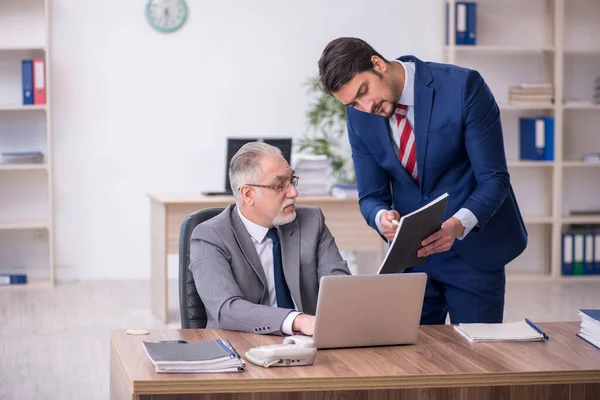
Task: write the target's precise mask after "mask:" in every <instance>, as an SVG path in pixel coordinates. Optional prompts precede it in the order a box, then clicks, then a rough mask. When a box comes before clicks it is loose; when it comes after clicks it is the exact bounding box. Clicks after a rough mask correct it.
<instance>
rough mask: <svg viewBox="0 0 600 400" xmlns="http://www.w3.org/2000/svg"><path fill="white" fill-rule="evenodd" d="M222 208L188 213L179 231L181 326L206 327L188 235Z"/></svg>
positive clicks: (204, 312) (183, 327)
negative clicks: (191, 264)
mask: <svg viewBox="0 0 600 400" xmlns="http://www.w3.org/2000/svg"><path fill="white" fill-rule="evenodd" d="M223 210H224V208H205V209H202V210H198V211H196V212H194V213H192V214H190V215H188V216H187V217H186V218H185V220H184V221H183V223H182V224H181V229H180V231H179V314H180V316H181V328H182V329H186V328H206V318H207V317H206V310H205V308H204V303H202V299H200V296H199V295H198V291H197V290H196V284H195V283H194V275H192V272H191V271H190V270H189V269H188V267H189V265H190V237H191V236H192V232H193V231H194V228H195V227H196V226H198V225H199V224H200V223H202V222H204V221H208V220H209V219H211V218H212V217H214V216H216V215H217V214H219V213H221V211H223Z"/></svg>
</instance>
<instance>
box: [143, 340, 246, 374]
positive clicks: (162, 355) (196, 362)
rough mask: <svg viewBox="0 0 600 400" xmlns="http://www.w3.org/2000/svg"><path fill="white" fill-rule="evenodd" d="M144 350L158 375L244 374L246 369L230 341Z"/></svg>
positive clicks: (152, 345) (147, 346)
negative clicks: (162, 373)
mask: <svg viewBox="0 0 600 400" xmlns="http://www.w3.org/2000/svg"><path fill="white" fill-rule="evenodd" d="M144 349H146V353H147V354H148V357H150V360H151V361H152V363H153V364H154V366H155V368H156V372H179V373H197V372H242V371H244V367H245V366H246V365H245V363H244V360H243V359H242V358H240V356H239V355H238V354H237V352H236V351H235V350H234V349H233V347H232V346H231V344H230V343H229V342H228V341H226V340H220V339H217V340H215V341H210V342H199V343H154V342H144Z"/></svg>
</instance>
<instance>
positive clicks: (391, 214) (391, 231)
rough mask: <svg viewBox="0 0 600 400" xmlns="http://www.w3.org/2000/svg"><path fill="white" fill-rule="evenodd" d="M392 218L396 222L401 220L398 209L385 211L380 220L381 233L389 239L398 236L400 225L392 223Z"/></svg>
mask: <svg viewBox="0 0 600 400" xmlns="http://www.w3.org/2000/svg"><path fill="white" fill-rule="evenodd" d="M392 220H396V222H399V221H400V214H399V213H398V211H396V210H391V211H384V212H382V213H381V217H380V220H379V222H380V223H381V233H382V234H383V236H385V238H386V239H387V240H390V241H391V240H394V236H396V229H398V227H397V226H396V225H394V224H393V223H392Z"/></svg>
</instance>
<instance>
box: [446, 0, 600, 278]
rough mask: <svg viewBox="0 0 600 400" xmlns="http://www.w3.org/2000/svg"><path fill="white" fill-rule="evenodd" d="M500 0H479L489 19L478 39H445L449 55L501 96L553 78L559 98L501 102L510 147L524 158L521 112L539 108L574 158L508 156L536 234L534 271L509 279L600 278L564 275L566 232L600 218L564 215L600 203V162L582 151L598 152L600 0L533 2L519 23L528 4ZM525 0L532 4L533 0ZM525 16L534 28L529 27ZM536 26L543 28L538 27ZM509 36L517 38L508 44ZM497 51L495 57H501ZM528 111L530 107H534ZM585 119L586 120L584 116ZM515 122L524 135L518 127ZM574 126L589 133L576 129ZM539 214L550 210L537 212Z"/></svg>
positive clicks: (531, 253) (563, 150)
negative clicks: (595, 95) (594, 93)
mask: <svg viewBox="0 0 600 400" xmlns="http://www.w3.org/2000/svg"><path fill="white" fill-rule="evenodd" d="M455 3H456V2H455V1H454V0H451V1H450V5H453V4H455ZM500 3H502V2H494V1H486V2H481V3H479V4H478V7H477V14H478V17H479V18H480V20H479V22H480V23H481V24H480V25H478V29H477V30H478V32H477V41H478V42H477V43H478V44H477V45H474V46H469V45H442V46H441V56H442V61H443V62H448V63H451V64H458V65H463V66H465V67H467V68H472V69H475V70H478V71H479V72H480V73H481V74H482V76H484V78H485V80H486V82H487V83H488V84H489V86H490V89H491V90H492V91H493V93H494V95H495V96H496V97H497V98H498V97H502V96H503V95H505V94H509V93H508V92H509V90H508V89H509V87H511V86H513V85H515V84H518V83H523V82H549V83H552V84H553V85H554V86H553V87H554V99H553V102H552V103H511V102H509V100H508V99H509V97H504V98H503V99H502V100H500V99H499V101H500V103H499V104H498V107H499V108H500V110H501V116H502V123H503V125H504V124H506V128H505V131H506V132H505V137H506V138H507V139H508V140H507V141H506V145H505V147H506V148H507V149H508V150H509V152H508V153H509V154H512V155H513V157H514V158H517V157H518V153H519V150H518V149H519V146H520V144H519V141H518V138H519V135H518V124H519V117H520V115H521V114H534V113H536V114H538V113H539V114H541V115H548V116H553V117H554V121H555V126H554V151H555V154H557V155H559V156H561V155H563V154H564V155H565V156H564V157H566V158H567V160H556V161H540V162H538V161H528V160H518V159H513V160H507V165H508V168H509V171H510V172H511V179H512V182H513V187H514V188H515V191H517V189H519V190H520V191H519V193H517V198H518V199H519V200H520V205H522V207H521V209H522V210H524V211H523V214H525V215H524V216H523V219H524V221H525V223H526V224H527V226H528V230H529V232H530V233H531V237H530V239H531V240H530V241H529V245H528V248H527V249H526V251H528V253H527V254H526V257H525V258H524V259H521V261H517V263H519V262H525V263H526V264H527V266H528V268H526V269H525V270H523V272H528V274H527V275H519V274H515V273H514V272H513V273H510V272H509V273H507V279H510V280H531V281H543V280H549V281H591V280H594V281H596V282H600V276H577V277H570V276H567V277H563V276H562V252H561V246H562V236H561V233H562V232H563V230H564V229H565V228H566V227H567V226H568V225H569V224H582V225H584V224H600V215H595V214H592V215H577V216H570V215H566V214H565V215H562V213H563V210H567V209H572V208H574V209H586V208H588V207H589V208H590V209H594V208H596V207H597V205H595V204H593V201H592V199H593V198H596V197H597V193H598V190H597V188H598V187H600V185H599V184H598V182H597V179H596V170H594V169H590V168H598V171H600V163H597V164H596V163H584V162H582V161H580V160H578V157H579V154H582V153H585V152H588V151H589V152H594V151H597V150H598V149H597V147H598V143H599V142H598V137H600V136H598V135H595V137H592V135H594V133H595V132H596V131H597V129H596V128H597V126H596V125H597V124H596V122H597V121H596V114H593V112H594V111H600V104H593V103H592V102H591V100H592V98H591V97H590V89H593V87H592V88H590V86H593V85H594V79H595V77H596V76H597V75H598V73H600V72H598V73H597V71H596V70H597V65H596V64H598V62H597V61H598V59H599V58H600V46H599V44H600V43H596V42H597V40H596V42H594V40H595V38H596V37H598V35H597V34H596V33H599V32H600V29H598V27H600V25H598V24H595V22H596V20H597V19H598V18H597V17H598V16H599V14H598V11H599V10H600V8H598V5H599V3H598V1H597V0H586V1H583V2H572V1H566V0H548V1H543V2H541V3H545V4H544V7H538V6H532V5H530V7H529V9H528V10H526V11H525V12H528V14H527V19H519V18H517V20H518V22H516V25H515V26H514V27H513V26H512V25H510V24H511V23H512V20H513V19H515V18H514V17H515V16H520V15H519V14H520V13H521V11H518V10H516V9H515V8H514V7H512V6H511V5H504V3H502V5H501V4H500ZM522 3H523V6H527V5H529V2H522ZM446 7H447V1H446V0H442V1H440V8H441V15H442V23H443V24H444V25H446ZM499 7H505V8H504V9H503V12H501V13H499V12H498V11H499V9H498V8H499ZM450 8H451V7H450ZM526 8H527V7H525V8H524V10H525V9H526ZM484 15H485V21H483V19H484V18H483V16H484ZM525 20H527V28H525V27H524V26H522V23H523V22H525ZM449 22H450V23H449V24H448V29H449V30H448V31H446V30H445V29H442V38H441V40H443V41H447V40H450V41H452V40H454V36H455V35H454V34H453V31H454V30H455V28H456V26H455V21H453V20H452V18H450V21H449ZM531 26H534V27H535V28H534V29H533V30H531V29H530V28H531ZM526 29H528V30H531V35H529V34H527V33H525V32H527V30H526ZM521 40H523V41H522V42H521ZM442 43H445V42H442ZM494 43H497V44H498V45H494ZM502 43H508V44H511V45H508V46H506V45H501V44H502ZM537 44H539V45H537ZM582 47H586V48H582ZM475 56H477V57H475ZM529 56H533V57H536V58H531V57H529ZM491 57H494V58H493V60H492V58H491ZM526 57H529V58H526ZM527 110H529V111H528V112H526V111H527ZM599 115H600V113H599ZM592 119H593V121H594V122H592ZM584 120H585V122H581V121H584ZM574 121H575V122H577V123H578V124H575V123H574ZM515 126H516V127H517V132H516V134H515V132H514V128H513V127H515ZM572 132H578V133H579V132H581V134H578V135H573V134H571V133H572ZM584 136H585V137H584ZM586 146H587V147H586ZM588 149H589V150H588ZM515 154H516V155H515ZM573 174H576V175H577V176H578V179H580V180H581V182H580V183H578V185H577V189H576V190H577V192H572V190H571V186H573V185H571V184H572V183H573V182H572V181H571V180H569V179H570V178H571V177H572V176H573ZM584 179H585V180H584ZM592 193H593V194H594V195H593V196H592ZM590 196H591V197H590ZM571 203H573V204H571ZM536 213H540V214H543V215H542V216H531V215H532V214H533V215H535V214H536ZM528 215H529V216H528ZM523 260H525V261H523ZM532 263H535V264H536V265H532Z"/></svg>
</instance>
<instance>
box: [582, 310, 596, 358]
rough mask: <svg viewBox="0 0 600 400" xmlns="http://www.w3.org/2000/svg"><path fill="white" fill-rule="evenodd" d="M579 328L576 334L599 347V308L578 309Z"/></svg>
mask: <svg viewBox="0 0 600 400" xmlns="http://www.w3.org/2000/svg"><path fill="white" fill-rule="evenodd" d="M579 316H580V317H581V329H580V331H579V333H578V334H577V336H579V337H580V338H582V339H583V340H585V341H586V342H588V343H589V344H591V345H592V346H594V347H596V348H598V349H600V310H579Z"/></svg>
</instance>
